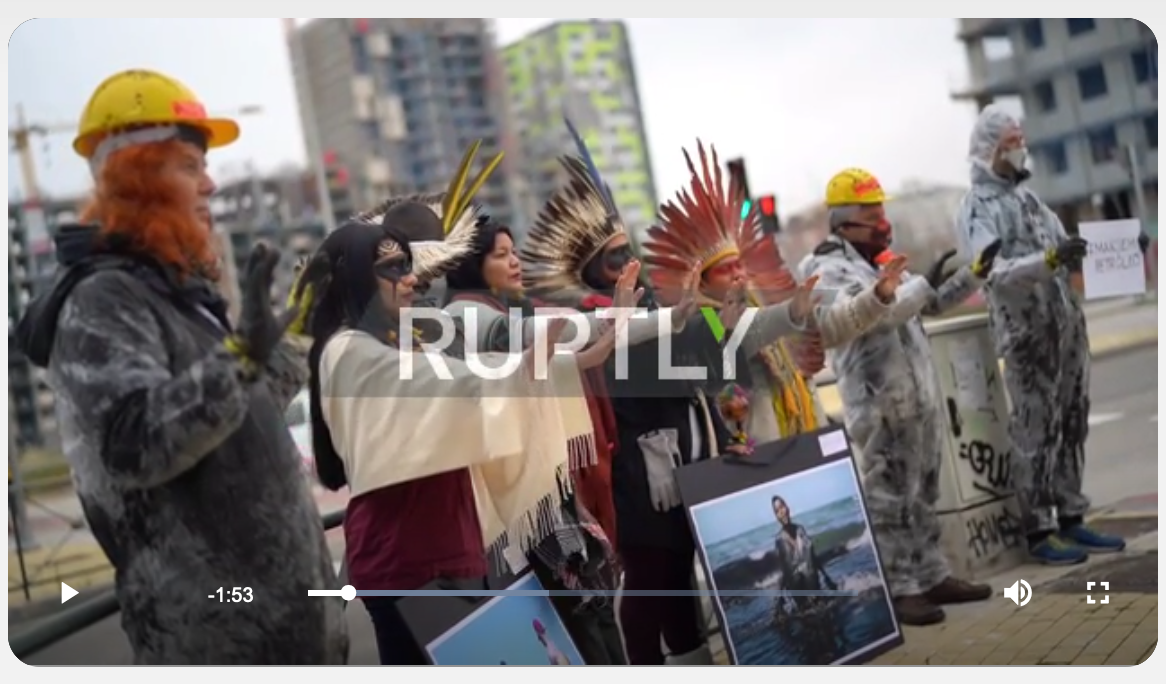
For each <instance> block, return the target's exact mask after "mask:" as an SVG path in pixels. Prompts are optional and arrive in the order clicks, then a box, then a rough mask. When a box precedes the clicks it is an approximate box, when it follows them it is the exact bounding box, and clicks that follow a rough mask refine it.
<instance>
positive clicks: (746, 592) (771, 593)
mask: <svg viewBox="0 0 1166 684" xmlns="http://www.w3.org/2000/svg"><path fill="white" fill-rule="evenodd" d="M858 594H859V592H857V591H843V590H834V591H830V590H821V591H781V590H778V589H737V590H728V589H727V590H721V591H716V590H711V589H696V590H668V589H641V590H627V589H625V590H622V591H598V590H597V591H583V590H572V589H561V590H560V589H543V590H539V589H413V590H400V589H397V590H384V589H360V590H358V589H356V588H354V587H352V586H351V585H349V586H346V587H344V588H343V589H309V590H308V596H339V597H342V598H343V599H344V600H346V601H351V600H352V599H354V598H356V597H358V596H368V597H392V598H404V597H408V596H418V597H442V596H447V597H448V596H464V597H470V598H485V597H491V598H492V597H497V596H571V597H588V596H608V597H615V596H619V595H623V596H637V597H660V596H701V597H703V596H708V597H714V596H722V597H738V596H743V597H751V596H763V597H771V598H780V597H784V596H790V597H793V596H799V597H800V596H821V597H835V596H839V597H842V596H858Z"/></svg>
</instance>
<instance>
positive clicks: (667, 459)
mask: <svg viewBox="0 0 1166 684" xmlns="http://www.w3.org/2000/svg"><path fill="white" fill-rule="evenodd" d="M636 442H638V443H639V445H640V453H642V454H643V456H644V467H645V469H646V470H647V472H648V493H649V494H650V495H651V497H652V507H653V508H655V509H656V510H657V511H659V512H661V513H664V512H666V511H670V510H672V509H673V508H676V507H677V506H679V505H680V487H679V486H678V485H677V484H676V473H675V470H676V468H677V467H679V465H680V448H679V443H680V435H679V432H678V431H677V430H675V429H672V428H669V429H666V430H655V431H652V432H649V433H647V434H643V435H640V436H639V437H638V438H636Z"/></svg>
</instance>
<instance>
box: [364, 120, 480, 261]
mask: <svg viewBox="0 0 1166 684" xmlns="http://www.w3.org/2000/svg"><path fill="white" fill-rule="evenodd" d="M481 146H482V141H480V140H479V141H476V142H474V144H473V145H470V147H469V149H467V150H466V153H465V155H464V156H463V157H462V161H461V163H460V164H458V168H457V172H456V173H455V174H454V177H453V178H452V179H451V180H450V183H449V187H448V188H446V191H445V192H442V193H428V194H416V195H409V196H406V197H393V198H390V199H388V200H385V201H384V202H381V203H380V204H379V205H377V206H376V207H375V208H373V209H370V210H369V211H365V212H362V213H360V214H357V215H356V216H354V217H353V219H352V220H353V221H357V222H360V223H369V224H375V225H380V223H381V221H382V220H383V219H384V217H385V214H386V213H388V211H389V210H390V209H392V208H393V207H395V206H397V205H398V204H402V203H404V202H416V203H419V204H424V205H426V206H428V207H429V208H430V209H432V210H433V213H435V214H437V217H438V218H440V219H441V226H442V230H443V231H444V232H445V239H444V240H442V241H436V240H423V241H418V242H412V243H410V244H409V248H410V250H411V251H412V252H413V274H414V275H416V276H417V278H418V279H419V280H422V281H430V280H434V279H436V278H440V277H442V276H443V275H445V274H446V273H448V272H449V271H450V270H452V269H453V268H456V267H457V265H458V264H459V263H460V262H461V260H462V259H463V258H465V257H466V256H467V255H468V254H470V253H471V252H472V251H473V243H474V236H475V235H476V234H477V231H478V218H479V216H480V214H481V211H480V209H479V207H478V206H477V205H476V204H475V203H474V196H475V195H476V194H477V193H478V191H479V190H481V189H482V186H483V185H485V184H486V179H487V178H489V177H490V174H491V173H493V172H494V170H495V169H497V168H498V165H499V164H500V163H501V162H502V156H503V153H502V152H499V153H497V154H495V155H494V156H493V157H492V158H491V159H490V161H488V162H487V163H486V165H485V166H484V167H483V168H482V170H481V171H479V172H478V175H476V176H474V179H473V180H472V181H470V182H469V183H467V182H466V180H467V179H468V178H469V175H470V167H471V166H472V165H473V163H474V157H476V156H477V154H478V149H479V148H480V147H481ZM386 248H387V249H392V247H391V245H386Z"/></svg>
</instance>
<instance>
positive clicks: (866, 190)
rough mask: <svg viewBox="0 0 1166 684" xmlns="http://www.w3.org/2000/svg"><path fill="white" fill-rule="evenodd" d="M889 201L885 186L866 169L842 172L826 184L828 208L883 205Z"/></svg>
mask: <svg viewBox="0 0 1166 684" xmlns="http://www.w3.org/2000/svg"><path fill="white" fill-rule="evenodd" d="M889 199H890V198H889V197H887V195H886V193H884V192H883V186H882V185H879V179H878V178H875V177H874V175H873V174H872V173H871V172H869V171H866V170H864V169H846V170H844V171H840V172H838V174H837V175H835V176H834V177H833V178H831V179H830V182H829V183H827V184H826V206H827V207H841V206H847V205H851V204H882V203H884V202H886V201H887V200H889Z"/></svg>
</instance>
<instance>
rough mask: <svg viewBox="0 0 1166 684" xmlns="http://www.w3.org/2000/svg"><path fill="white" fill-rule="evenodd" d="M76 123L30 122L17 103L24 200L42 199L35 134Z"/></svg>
mask: <svg viewBox="0 0 1166 684" xmlns="http://www.w3.org/2000/svg"><path fill="white" fill-rule="evenodd" d="M262 113H263V107H260V106H259V105H247V106H245V107H239V108H238V109H236V110H234V111H231V112H223V113H222V114H219V115H218V116H222V117H244V116H254V115H256V114H262ZM76 132H77V124H76V123H59V122H58V123H51V124H39V123H33V124H29V123H28V120H27V119H26V118H25V116H24V106H23V105H19V104H18V105H16V127H15V128H9V129H8V139H9V140H10V141H12V151H13V152H15V153H16V154H17V156H19V157H20V178H21V183H22V184H23V185H24V201H25V203H27V204H36V203H38V202H39V201H40V185H39V183H38V182H37V174H36V160H35V158H34V157H33V154H32V139H33V136H50V135H56V134H59V133H70V134H75V133H76Z"/></svg>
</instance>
